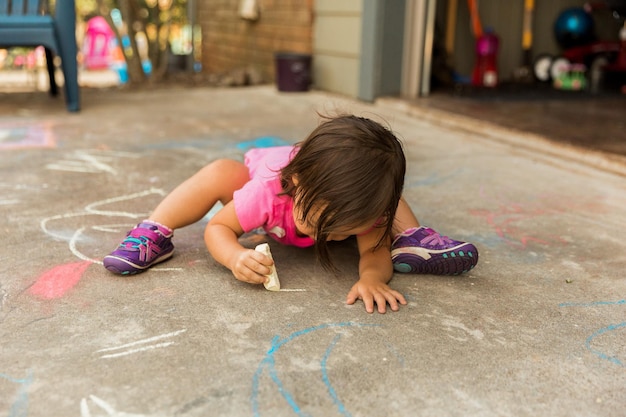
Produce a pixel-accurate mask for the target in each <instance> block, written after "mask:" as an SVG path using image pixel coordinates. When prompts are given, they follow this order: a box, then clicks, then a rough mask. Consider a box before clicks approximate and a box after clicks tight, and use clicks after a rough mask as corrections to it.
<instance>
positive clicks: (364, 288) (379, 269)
mask: <svg viewBox="0 0 626 417" xmlns="http://www.w3.org/2000/svg"><path fill="white" fill-rule="evenodd" d="M382 233H383V231H382V230H381V229H374V230H372V231H371V232H369V233H367V234H365V235H361V236H357V243H358V247H359V254H360V259H359V280H358V281H357V283H356V284H354V286H353V287H352V289H351V290H350V292H349V293H348V298H347V300H346V302H347V303H348V304H354V303H355V302H356V300H358V299H360V300H363V303H364V304H365V310H366V311H367V312H368V313H373V312H374V304H376V306H377V307H378V312H379V313H385V312H386V311H387V303H389V306H390V308H391V309H392V310H393V311H396V310H398V309H399V306H398V303H399V304H406V300H405V299H404V296H403V295H402V294H400V293H399V292H397V291H395V290H393V289H392V288H391V287H389V286H388V285H387V283H388V282H389V281H390V280H391V277H392V275H393V265H392V264H391V253H390V244H391V242H390V240H389V239H388V238H387V239H386V240H385V241H384V244H383V245H382V246H381V247H379V248H377V249H376V243H377V242H378V240H379V238H380V236H381V234H382Z"/></svg>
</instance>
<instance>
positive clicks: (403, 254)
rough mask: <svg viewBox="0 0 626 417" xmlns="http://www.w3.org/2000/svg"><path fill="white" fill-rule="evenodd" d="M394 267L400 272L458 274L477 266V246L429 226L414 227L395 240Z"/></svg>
mask: <svg viewBox="0 0 626 417" xmlns="http://www.w3.org/2000/svg"><path fill="white" fill-rule="evenodd" d="M391 260H392V262H393V268H394V269H395V270H396V271H398V272H412V273H417V274H434V275H458V274H462V273H463V272H467V271H469V270H470V269H472V268H473V267H474V266H476V263H477V262H478V251H477V250H476V246H474V245H472V244H471V243H467V242H459V241H458V240H453V239H450V238H449V237H447V236H441V235H440V234H439V233H437V232H435V231H434V230H433V229H430V228H428V227H414V228H412V229H408V230H407V231H405V232H404V233H401V234H399V235H398V236H397V237H396V238H395V239H394V241H393V243H392V244H391Z"/></svg>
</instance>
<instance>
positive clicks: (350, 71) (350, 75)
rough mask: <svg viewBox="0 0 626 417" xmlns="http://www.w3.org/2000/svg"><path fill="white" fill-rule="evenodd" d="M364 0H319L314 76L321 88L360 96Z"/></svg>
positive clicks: (316, 2)
mask: <svg viewBox="0 0 626 417" xmlns="http://www.w3.org/2000/svg"><path fill="white" fill-rule="evenodd" d="M362 13H363V0H341V1H337V0H316V1H315V4H314V14H315V21H314V27H313V77H314V80H313V82H314V84H315V86H316V87H317V88H319V89H322V90H326V91H333V92H337V93H341V94H345V95H348V96H352V97H356V96H357V93H358V86H359V70H360V67H359V65H360V57H361V17H362Z"/></svg>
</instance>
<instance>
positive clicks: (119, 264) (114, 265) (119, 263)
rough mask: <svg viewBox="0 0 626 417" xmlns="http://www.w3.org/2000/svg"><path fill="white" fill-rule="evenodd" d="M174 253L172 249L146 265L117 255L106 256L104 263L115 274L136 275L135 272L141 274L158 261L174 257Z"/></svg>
mask: <svg viewBox="0 0 626 417" xmlns="http://www.w3.org/2000/svg"><path fill="white" fill-rule="evenodd" d="M173 254H174V251H170V252H168V253H166V254H164V255H162V256H161V257H159V258H157V259H155V260H154V261H153V262H151V263H150V264H149V265H145V266H141V265H136V264H134V263H132V262H130V261H129V260H127V259H123V258H118V257H117V256H111V255H107V256H105V257H104V259H103V261H102V263H103V264H104V267H105V268H106V269H107V270H109V271H110V272H113V273H114V274H117V275H135V274H139V273H141V272H143V271H145V270H146V269H148V268H151V267H153V266H154V265H156V264H158V263H161V262H164V261H167V260H168V259H169V258H171V257H172V255H173Z"/></svg>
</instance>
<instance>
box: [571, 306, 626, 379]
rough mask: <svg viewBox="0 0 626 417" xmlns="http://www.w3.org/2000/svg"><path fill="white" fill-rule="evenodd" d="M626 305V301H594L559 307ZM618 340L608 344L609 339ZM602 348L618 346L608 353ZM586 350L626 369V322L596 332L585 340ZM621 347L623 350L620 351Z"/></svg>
mask: <svg viewBox="0 0 626 417" xmlns="http://www.w3.org/2000/svg"><path fill="white" fill-rule="evenodd" d="M622 305H626V300H618V301H594V302H583V303H571V302H570V303H561V304H559V307H582V308H590V307H594V308H595V307H606V306H622ZM610 338H616V339H618V340H617V341H615V342H613V343H607V339H610ZM598 345H600V346H607V345H609V346H617V347H618V348H616V350H615V351H614V352H608V351H607V350H606V349H607V348H605V347H603V348H599V347H598ZM584 346H585V349H586V350H588V351H589V352H590V353H592V354H593V355H595V356H597V357H598V358H600V359H602V360H606V361H608V362H610V363H612V364H614V365H617V366H621V367H625V368H626V349H625V348H624V346H626V321H625V322H621V323H614V324H609V325H607V326H605V327H602V328H600V329H598V330H596V331H594V332H593V333H592V334H591V335H589V336H588V337H587V338H586V339H585V343H584ZM620 347H621V349H620Z"/></svg>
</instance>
